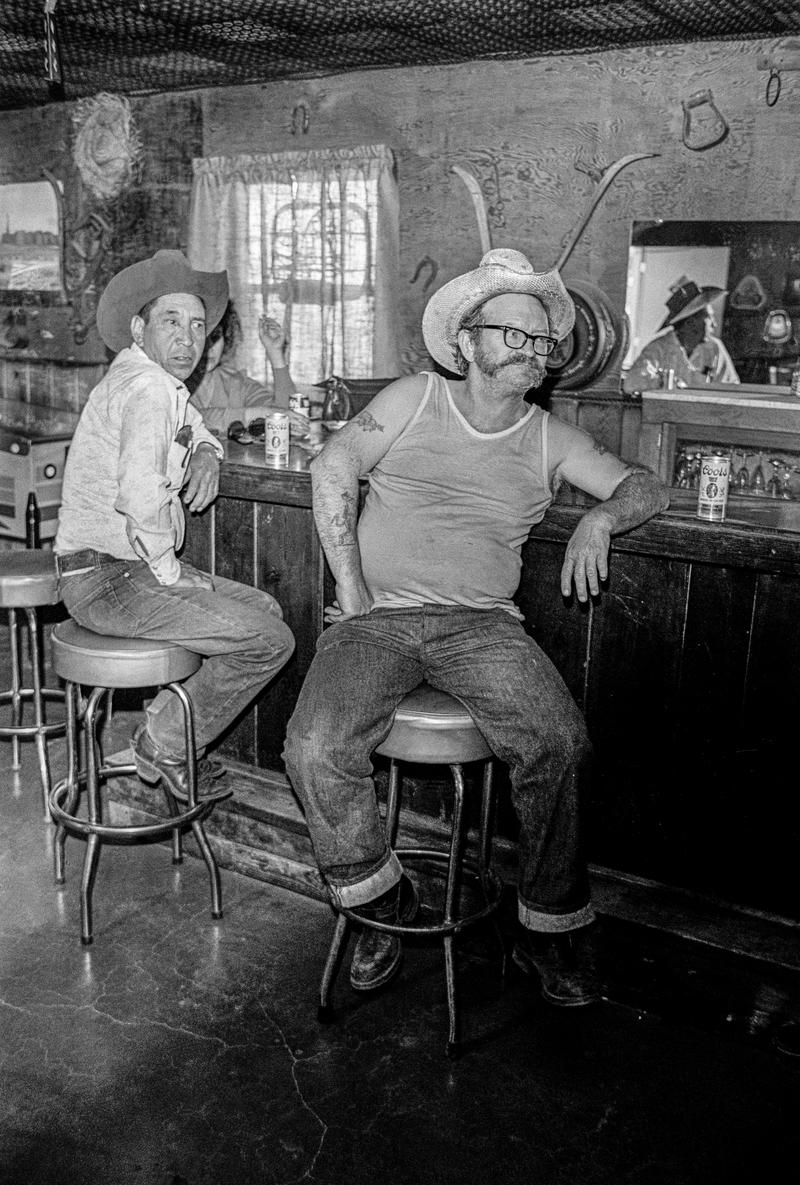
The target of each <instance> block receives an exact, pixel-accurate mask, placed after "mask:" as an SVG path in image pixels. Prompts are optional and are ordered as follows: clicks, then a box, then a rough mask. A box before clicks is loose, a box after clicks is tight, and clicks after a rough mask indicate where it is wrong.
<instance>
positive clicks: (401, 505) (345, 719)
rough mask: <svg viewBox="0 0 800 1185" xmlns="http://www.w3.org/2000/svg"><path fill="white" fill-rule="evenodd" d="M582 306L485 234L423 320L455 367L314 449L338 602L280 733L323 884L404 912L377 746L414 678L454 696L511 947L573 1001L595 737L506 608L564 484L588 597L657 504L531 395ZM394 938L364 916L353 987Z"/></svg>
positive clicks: (416, 381) (399, 386)
mask: <svg viewBox="0 0 800 1185" xmlns="http://www.w3.org/2000/svg"><path fill="white" fill-rule="evenodd" d="M573 320H574V307H573V303H572V300H571V299H570V297H569V294H568V293H567V291H566V289H565V288H564V285H563V283H562V282H561V278H560V277H559V275H558V273H557V272H555V271H550V272H544V273H537V272H535V271H534V270H533V268H532V267H531V264H530V263H529V262H528V260H527V259H526V258H525V256H524V255H522V254H521V253H520V252H519V251H512V250H505V249H504V250H494V251H490V252H488V253H487V254H486V255H485V256H484V257H483V259H482V260H481V263H480V266H479V267H477V268H475V269H474V270H473V271H470V272H467V273H466V275H461V276H457V277H456V278H455V279H454V280H451V281H450V282H449V283H448V284H445V286H444V287H443V288H441V289H440V290H439V291H438V292H437V293H436V294H435V295H434V296H433V297H432V299H431V300H430V302H429V304H428V306H427V308H426V309H425V313H424V316H423V321H422V332H423V336H424V338H425V343H426V345H427V348H428V351H429V353H430V354H431V355H432V357H433V358H434V359H435V360H436V362H438V363H439V364H440V365H441V366H442V367H443V368H444V369H445V370H447V371H450V372H458V373H460V375H461V378H460V379H453V378H444V377H442V376H441V375H440V374H438V373H434V372H430V373H427V374H421V375H416V376H413V377H407V378H402V379H399V380H398V381H397V382H394V383H392V384H391V385H390V386H389V387H387V388H386V389H385V390H383V391H382V392H381V393H380V394H379V395H377V396H376V398H375V399H374V400H373V401H372V402H371V403H370V404H369V406H368V407H367V408H366V409H365V410H364V411H362V412H361V413H360V414H359V415H357V416H356V417H355V419H354V420H351V421H350V422H349V423H348V424H347V425H345V427H344V428H343V429H342V430H341V431H340V432H339V433H338V434H337V436H336V437H335V438H334V439H333V440H332V441H331V442H330V443H329V444H327V445H326V447H325V449H324V450H323V451H322V452H321V453H320V455H319V456H318V457H317V458H316V459H315V461H314V463H313V465H312V476H313V493H314V514H315V518H316V522H317V528H318V531H319V535H320V539H321V540H322V543H323V546H324V548H325V553H326V555H327V557H328V561H329V563H330V566H331V570H332V572H333V573H334V576H335V578H336V598H337V599H336V601H335V602H334V603H333V605H332V606H331V607H330V608H329V609H328V610H327V613H326V616H327V620H328V621H329V622H330V623H331V626H330V628H329V629H328V630H326V631H325V632H324V633H323V635H322V637H321V639H320V641H319V645H318V650H317V654H316V656H315V659H314V662H313V663H312V666H311V668H310V670H309V673H308V676H307V678H306V681H305V684H304V686H303V688H302V690H301V694H300V697H299V700H298V703H297V707H296V710H295V713H294V715H293V717H292V719H291V721H290V724H289V729H288V735H287V743H286V750H285V757H286V765H287V771H288V773H289V776H290V779H291V781H292V784H293V786H294V788H295V790H296V791H297V793H298V796H299V797H300V799H301V801H302V803H303V806H304V808H305V813H306V819H307V821H308V826H309V830H310V833H311V837H312V840H313V842H314V847H315V852H316V856H317V860H318V863H319V865H320V868H321V871H322V873H323V875H324V877H325V879H326V881H327V884H328V887H329V890H330V893H331V897H332V898H333V900H334V902H335V903H337V904H339V905H342V906H346V907H351V908H354V909H356V910H357V911H359V912H361V913H362V915H363V916H364V917H369V918H372V919H376V920H379V921H384V922H392V921H396V920H397V919H398V918H399V919H401V920H409V919H411V918H413V916H414V914H415V913H416V910H417V906H418V900H417V893H416V890H415V888H414V886H413V884H412V883H411V881H410V880H409V879H408V877H407V876H406V875H405V874H404V873H403V870H402V868H401V865H400V862H399V860H398V858H397V856H396V855H395V853H394V852H393V851H392V850H391V849H390V848H389V846H388V844H387V841H386V837H385V834H384V831H383V827H382V825H381V820H380V815H379V813H378V808H377V804H376V799H375V791H374V787H373V784H372V781H371V778H370V776H369V775H370V772H371V768H372V767H371V764H370V754H371V752H372V751H373V749H374V748H375V746H376V745H378V744H379V743H380V742H381V740H382V739H383V738H384V737H385V736H386V734H387V732H388V731H389V728H390V725H391V721H392V715H393V712H394V709H395V707H396V705H397V704H398V702H399V701H400V699H401V698H402V697H403V696H404V695H405V694H406V693H407V692H409V691H411V690H412V689H413V688H414V687H416V686H417V685H418V684H419V683H420V682H421V681H422V680H423V679H425V680H427V682H428V683H430V684H431V685H433V686H434V687H436V688H439V689H441V690H443V691H446V692H449V693H450V694H452V695H453V696H455V697H456V699H458V700H460V701H461V702H462V703H463V704H464V705H465V706H466V707H467V708H468V709H469V711H470V712H471V714H472V715H473V717H474V719H475V722H476V724H477V725H478V728H479V729H480V731H481V732H482V733H483V735H484V737H485V738H486V741H487V742H488V744H489V745H490V747H491V748H492V750H493V752H494V753H495V754H496V755H497V757H498V758H500V759H501V760H502V761H504V762H506V763H507V764H508V766H509V768H510V777H511V791H512V797H513V803H514V806H515V808H516V811H517V814H518V816H519V820H520V825H521V832H520V844H519V851H520V875H519V921H520V923H521V927H520V931H519V940H518V942H517V944H516V947H515V953H514V957H515V960H516V961H517V963H518V964H519V965H520V966H521V967H522V968H523V969H524V970H525V971H527V972H531V973H536V974H537V975H538V976H539V980H540V983H541V988H542V991H543V994H544V995H545V997H546V999H548V1000H549V1001H551V1002H552V1003H554V1004H560V1005H564V1006H575V1005H583V1004H589V1003H591V1002H592V1001H593V1000H595V999H596V998H597V988H596V985H595V983H594V982H593V978H592V974H591V967H590V961H589V953H590V951H589V948H590V943H589V942H588V941H586V939H587V937H588V930H589V926H590V923H591V921H592V918H593V914H592V908H591V904H590V901H589V886H588V880H587V875H586V870H585V867H584V864H583V861H582V850H581V843H580V838H579V825H578V804H579V799H580V797H581V794H582V791H583V789H584V786H585V783H586V777H587V773H588V769H589V761H590V752H591V749H590V744H589V740H588V737H587V734H586V728H585V725H584V721H583V718H582V717H581V714H580V712H579V710H578V708H577V706H576V704H575V702H574V701H573V699H572V697H571V696H570V694H569V692H568V691H567V688H566V686H565V685H564V683H563V681H562V679H561V677H560V676H559V674H558V672H557V671H556V670H555V668H554V667H553V665H552V663H550V661H549V660H548V659H547V658H546V657H545V655H544V653H543V652H542V651H541V650H540V649H539V647H538V646H537V645H536V643H535V642H534V641H533V639H532V638H531V637H530V636H529V635H528V634H527V633H526V632H525V630H524V629H523V626H522V614H521V613H520V611H519V609H518V608H517V606H516V605H515V604H514V601H513V597H514V594H515V592H516V589H517V585H518V582H519V578H520V568H521V559H520V549H521V547H522V544H523V543H524V542H525V540H526V539H527V537H528V533H529V531H530V529H531V527H532V526H533V525H534V524H535V523H538V522H539V521H540V520H541V518H542V517H543V515H544V513H545V511H546V509H547V507H548V506H549V505H550V503H551V501H552V499H553V492H554V490H555V489H556V487H557V486H558V485H559V484H560V483H561V482H562V481H568V482H571V483H572V484H573V485H575V486H578V487H579V488H581V489H583V490H585V491H587V492H588V493H589V494H591V495H593V496H594V497H595V498H598V499H600V500H601V501H600V504H599V505H597V506H594V507H593V508H592V509H591V510H588V511H587V513H586V514H585V515H584V516H583V517H582V519H581V520H580V523H579V525H578V527H577V528H576V530H575V533H574V534H573V536H572V538H571V539H570V541H569V543H568V545H567V549H566V557H565V560H564V565H563V571H562V575H561V592H562V594H563V595H564V596H568V595H569V594H570V591H571V588H572V586H573V584H574V587H575V589H576V591H577V595H578V598H579V599H580V600H582V601H585V600H587V598H588V597H589V595H590V594H591V595H596V594H597V593H598V592H599V589H600V584H601V582H602V581H603V580H604V579H605V578H606V574H607V565H608V550H609V543H610V539H611V536H612V535H615V534H617V533H618V532H620V531H626V530H628V529H630V528H631V527H634V526H636V525H637V524H639V523H641V522H642V521H644V520H645V519H646V518H648V517H649V516H650V515H652V514H655V513H656V512H657V511H659V510H662V509H664V508H665V507H666V505H667V497H666V494H665V491H664V488H663V486H662V485H661V484H660V483H659V482H658V480H657V479H656V478H655V477H654V476H653V475H652V474H651V473H649V472H647V471H645V470H642V469H639V468H638V467H634V466H630V465H626V464H624V463H623V462H622V461H620V460H618V459H617V458H616V457H614V456H611V455H610V454H609V453H607V452H606V451H605V450H604V449H603V448H601V447H600V446H599V445H597V444H596V443H595V442H594V441H593V440H592V438H591V437H589V436H587V435H586V433H584V432H581V431H580V430H578V429H577V428H574V427H571V426H570V425H568V424H564V423H562V422H560V421H559V420H557V419H555V418H554V417H552V416H550V415H548V414H547V413H546V412H544V411H542V410H541V409H540V408H539V407H537V406H535V405H534V406H529V405H528V403H527V402H526V401H525V394H526V392H528V391H529V390H530V389H531V388H535V387H538V386H539V385H540V384H541V382H542V378H543V377H544V373H545V369H544V368H545V359H546V357H547V355H548V354H549V353H550V352H551V351H552V349H553V348H554V346H555V345H556V343H557V342H558V341H559V340H561V339H562V338H563V337H565V336H566V334H567V333H569V331H570V329H571V327H572V324H573ZM367 476H368V477H369V492H368V494H367V498H366V503H365V505H364V509H363V512H362V514H361V517H360V519H358V521H357V518H358V515H357V510H358V504H359V481H360V479H362V478H365V477H367ZM553 591H554V594H555V593H556V590H555V589H554V590H553ZM401 954H402V952H401V950H400V943H399V941H398V940H397V939H396V938H395V937H394V936H392V935H391V934H387V933H385V932H380V931H374V930H364V931H363V932H362V934H361V935H360V937H359V941H358V944H357V946H356V950H355V953H354V958H353V964H352V967H351V972H350V982H351V985H352V987H353V988H355V989H356V990H358V991H368V990H370V989H372V988H377V987H380V986H382V985H383V984H385V983H388V981H389V980H390V979H391V978H392V977H393V976H394V975H395V974H396V972H397V970H398V968H399V966H400V960H401Z"/></svg>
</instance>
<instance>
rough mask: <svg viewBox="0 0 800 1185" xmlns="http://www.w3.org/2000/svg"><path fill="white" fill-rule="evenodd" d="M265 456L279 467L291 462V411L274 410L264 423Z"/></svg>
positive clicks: (269, 463) (269, 461)
mask: <svg viewBox="0 0 800 1185" xmlns="http://www.w3.org/2000/svg"><path fill="white" fill-rule="evenodd" d="M264 457H265V459H266V462H267V464H268V465H275V466H276V467H277V468H280V467H282V466H287V465H288V464H289V413H288V412H285V411H274V412H272V414H271V415H269V416H267V418H266V422H265V424H264Z"/></svg>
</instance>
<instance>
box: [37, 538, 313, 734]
mask: <svg viewBox="0 0 800 1185" xmlns="http://www.w3.org/2000/svg"><path fill="white" fill-rule="evenodd" d="M181 567H182V568H183V569H184V571H186V570H188V571H196V569H193V568H192V567H191V565H190V564H186V563H185V562H183V561H182V562H181ZM213 580H214V589H213V591H212V590H211V589H205V588H178V587H176V586H169V585H162V584H159V583H158V581H157V580H156V578H155V576H154V575H153V573H152V572H151V571H150V568H149V567H148V566H147V564H145V563H144V562H143V561H141V560H116V559H111V558H109V559H106V560H104V561H103V562H101V563H99V565H98V566H97V567H95V568H94V569H93V570H91V571H88V572H86V571H84V572H80V573H77V572H76V573H75V575H71V574H70V573H68V572H67V573H65V574H64V575H63V576H62V577H61V580H60V590H61V596H62V598H63V601H64V604H65V606H66V608H67V611H68V613H69V614H70V616H71V617H72V618H74V620H75V621H77V623H78V624H79V625H82V626H84V627H85V628H86V629H90V630H94V631H95V632H96V633H98V634H110V635H115V636H117V637H122V638H149V639H150V640H152V641H156V642H174V643H176V644H177V645H179V646H185V647H186V649H187V650H193V651H194V652H195V653H197V654H202V655H204V656H205V660H204V662H203V665H202V666H201V667H200V669H199V670H198V671H197V672H196V673H195V674H194V675H190V676H189V678H188V679H186V680H185V681H184V683H183V686H184V688H185V690H186V691H187V693H188V694H189V695H190V696H191V699H192V704H193V705H194V717H195V733H196V736H195V740H196V745H197V750H198V753H202V752H203V751H204V750H205V748H206V746H207V745H209V744H211V742H212V741H214V740H216V738H217V737H218V736H219V735H220V733H221V732H223V730H224V729H225V728H227V726H228V725H229V724H230V723H231V722H232V721H233V720H235V719H236V717H237V716H238V715H239V713H240V712H241V711H242V710H243V709H244V708H246V707H247V705H248V704H249V703H250V701H251V700H252V699H253V698H254V696H256V695H257V694H258V693H259V692H260V691H261V690H262V688H264V687H266V685H267V683H269V681H270V679H272V678H273V676H274V675H276V674H277V672H278V671H279V670H280V669H281V667H283V666H284V665H285V663H286V662H287V661H288V659H289V657H290V656H291V654H292V651H293V650H294V636H293V634H292V632H291V630H290V629H289V627H288V626H287V625H285V624H284V622H283V619H282V618H283V614H282V611H281V607H280V605H279V604H278V602H277V601H276V600H275V598H274V597H271V596H270V595H269V593H265V592H261V591H260V590H259V589H256V588H249V587H248V586H247V585H244V584H239V583H238V582H237V581H234V580H227V579H225V577H222V576H215V577H214V578H213ZM147 731H148V733H149V734H150V737H151V738H152V740H153V742H154V743H155V745H156V746H157V747H158V748H159V749H161V750H163V752H164V753H165V754H167V755H168V756H175V755H177V754H180V753H181V752H182V751H183V747H184V736H183V710H182V708H181V705H180V702H179V700H178V698H177V696H175V695H173V694H172V692H170V691H161V692H159V693H158V695H156V697H155V699H154V700H153V701H152V703H151V704H150V706H149V707H148V708H147Z"/></svg>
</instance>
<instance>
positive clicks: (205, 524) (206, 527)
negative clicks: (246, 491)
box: [181, 506, 216, 573]
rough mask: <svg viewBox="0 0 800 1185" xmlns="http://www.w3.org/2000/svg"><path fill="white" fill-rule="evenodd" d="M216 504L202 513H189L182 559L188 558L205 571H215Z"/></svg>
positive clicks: (196, 566)
mask: <svg viewBox="0 0 800 1185" xmlns="http://www.w3.org/2000/svg"><path fill="white" fill-rule="evenodd" d="M215 512H216V507H215V506H210V507H209V508H208V510H204V511H203V513H202V514H187V516H186V539H185V542H184V545H183V551H182V552H181V559H185V560H188V561H189V563H191V564H194V566H195V568H200V570H201V571H203V572H211V573H213V571H214V515H215Z"/></svg>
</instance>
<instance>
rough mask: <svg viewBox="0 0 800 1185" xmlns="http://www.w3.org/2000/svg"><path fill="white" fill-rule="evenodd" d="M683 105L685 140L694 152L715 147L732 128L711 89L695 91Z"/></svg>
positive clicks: (683, 134) (683, 133)
mask: <svg viewBox="0 0 800 1185" xmlns="http://www.w3.org/2000/svg"><path fill="white" fill-rule="evenodd" d="M681 105H682V107H683V132H682V136H683V142H684V144H685V145H686V147H687V148H691V150H692V152H702V151H704V150H705V149H706V148H713V147H714V145H715V144H719V143H721V142H722V141H723V140H724V139H725V137H726V136H727V134H728V132H729V131H730V128H729V127H728V124H727V121H726V119H725V117H724V115H723V114H722V112H721V111H720V110H719V108H718V107H717V105H716V103H715V102H714V96H713V95H712V93H711V91H710V90H704V91H695V93H694V94H693V95H689V98H688V99H685V100H684V101H683V103H682V104H681Z"/></svg>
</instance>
